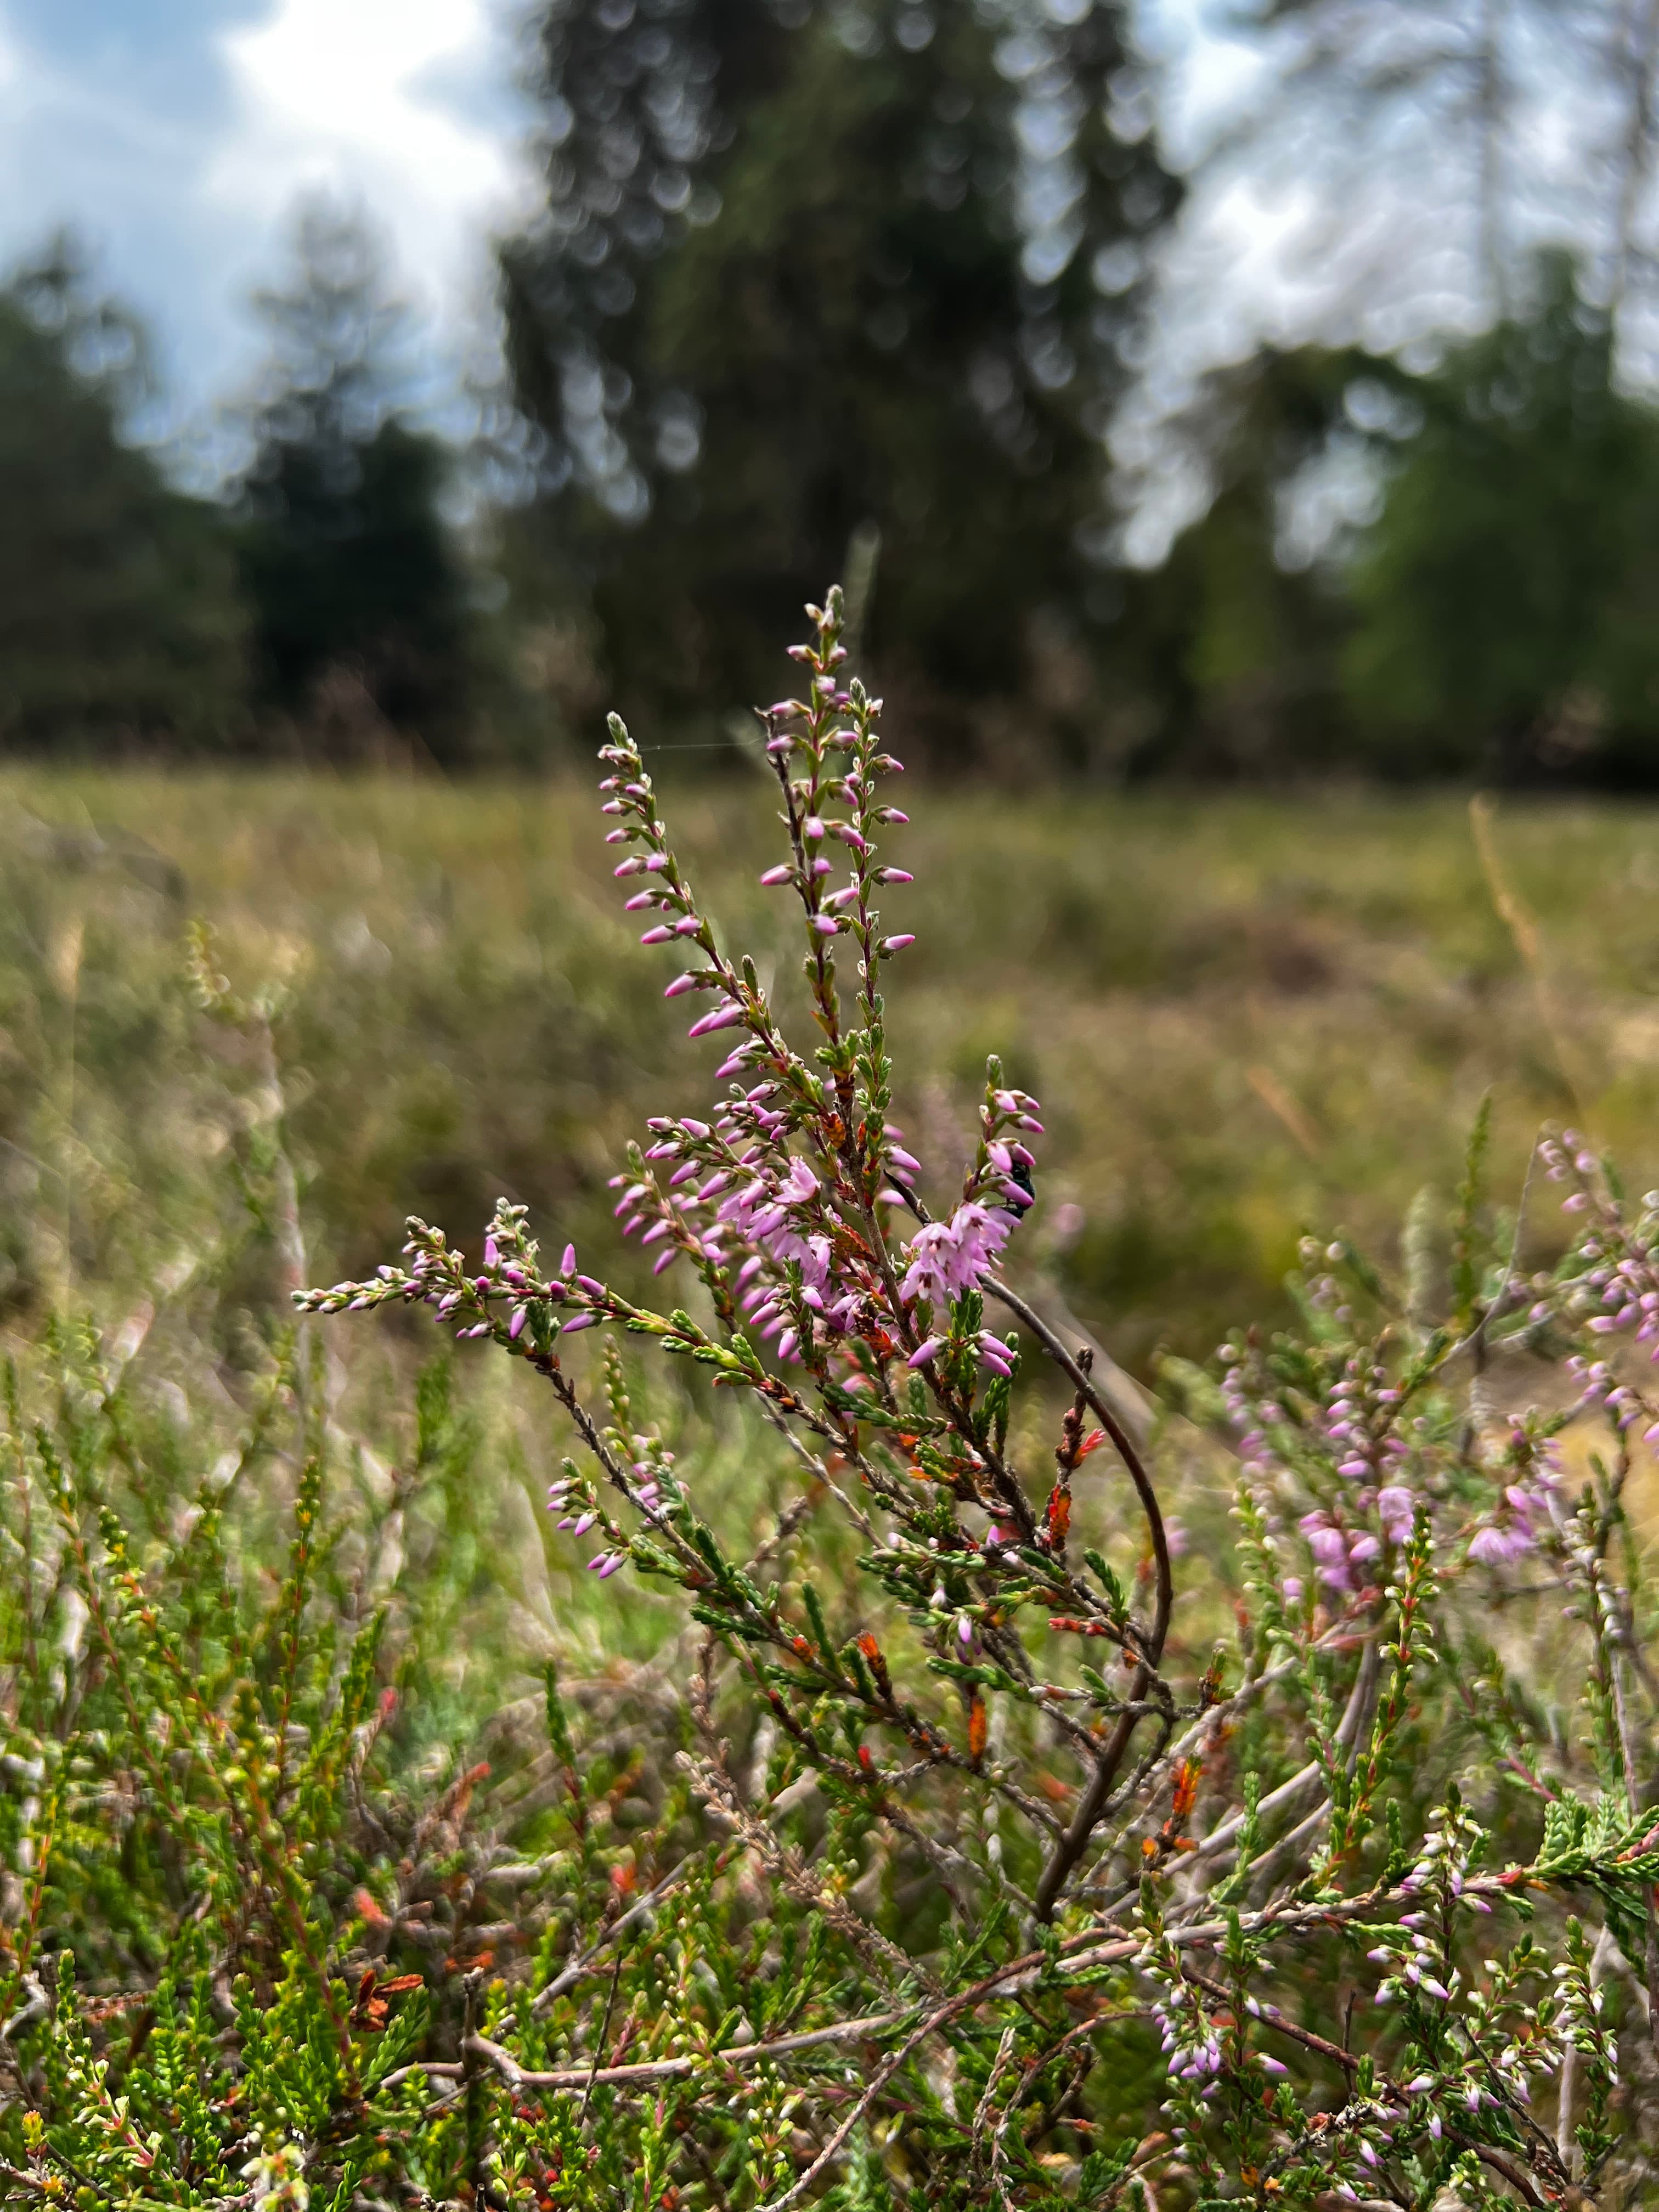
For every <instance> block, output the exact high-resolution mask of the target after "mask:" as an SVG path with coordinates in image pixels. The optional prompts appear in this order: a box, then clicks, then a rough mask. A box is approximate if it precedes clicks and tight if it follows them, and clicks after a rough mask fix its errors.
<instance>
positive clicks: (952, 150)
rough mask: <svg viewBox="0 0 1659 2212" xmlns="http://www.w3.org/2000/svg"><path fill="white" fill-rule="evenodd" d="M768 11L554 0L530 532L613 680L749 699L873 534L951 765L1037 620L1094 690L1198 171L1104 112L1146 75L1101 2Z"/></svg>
mask: <svg viewBox="0 0 1659 2212" xmlns="http://www.w3.org/2000/svg"><path fill="white" fill-rule="evenodd" d="M783 20H784V11H781V10H779V9H774V8H772V7H770V6H769V5H768V4H766V0H740V3H739V4H734V5H728V6H723V7H722V6H714V5H703V6H699V7H697V8H694V9H686V10H680V11H676V13H675V15H673V16H672V17H671V19H668V20H666V21H663V22H660V23H659V21H657V19H656V18H655V17H654V16H653V17H650V18H648V19H647V17H646V16H645V15H641V16H640V17H639V18H637V19H635V18H634V17H631V16H630V17H628V18H626V19H624V18H623V17H622V16H621V15H618V14H617V12H616V11H614V10H607V9H605V8H603V7H598V6H594V5H591V4H587V0H580V4H577V3H576V0H559V4H556V5H554V6H552V7H550V8H549V9H546V10H545V12H544V16H543V19H542V31H541V45H540V48H539V54H540V61H539V66H538V75H537V80H536V89H537V90H538V94H539V95H540V97H541V99H542V100H543V102H544V107H545V108H546V110H547V112H549V113H550V114H556V116H557V117H558V118H559V128H558V130H557V131H556V133H555V134H554V136H555V138H556V144H555V147H554V149H553V150H552V151H551V152H550V157H549V164H548V190H549V197H550V212H551V215H552V216H553V217H554V220H553V221H552V222H550V223H549V224H548V225H546V226H544V227H543V228H540V229H538V230H537V231H534V232H532V233H531V234H527V235H526V236H525V237H522V238H520V239H519V240H514V241H513V242H512V243H511V244H510V245H509V246H507V249H506V251H505V252H504V255H503V270H504V273H505V277H506V283H507V295H506V296H507V316H508V330H509V348H510V353H511V358H512V361H513V374H514V380H515V391H516V393H517V397H518V398H519V402H520V405H521V406H522V407H523V408H524V409H525V410H526V413H527V414H528V415H529V416H531V418H532V420H533V421H535V422H537V423H538V425H539V426H540V428H541V429H542V430H543V432H544V435H545V437H546V439H547V441H548V449H549V453H550V461H549V464H548V465H547V470H548V473H549V474H550V476H551V477H552V481H553V483H554V484H555V485H556V487H557V489H556V493H555V495H554V499H553V503H552V504H551V505H550V507H549V508H548V510H547V512H546V515H545V518H544V519H542V518H538V517H537V516H535V515H532V517H531V518H530V519H529V520H528V521H527V522H526V524H525V525H524V527H526V528H528V529H531V530H532V531H533V530H536V529H538V528H541V529H544V532H545V533H546V534H547V535H548V536H549V537H550V538H552V539H553V540H554V541H555V542H556V543H557V544H559V545H560V546H561V548H562V551H563V553H564V555H565V556H566V557H568V559H570V560H571V561H572V562H574V574H575V578H576V580H577V584H578V588H579V589H583V590H585V589H586V588H587V586H586V584H584V583H582V581H581V580H582V579H583V578H584V577H586V578H590V579H591V580H592V586H591V587H592V605H593V606H594V608H595V610H596V611H597V613H598V617H599V626H600V629H601V632H602V636H603V649H604V652H605V656H606V658H607V659H608V661H609V663H610V672H611V679H612V683H613V685H614V686H615V687H616V688H617V689H618V690H620V691H621V692H622V694H623V696H624V698H625V699H632V698H640V697H648V698H650V699H651V700H652V701H653V703H656V704H658V705H659V706H660V707H661V708H664V709H665V710H667V711H670V712H672V713H674V714H677V715H680V716H685V715H688V714H703V713H708V711H709V710H711V709H713V710H715V711H717V712H719V713H720V714H725V713H726V712H729V711H730V710H731V709H732V708H740V707H742V706H743V705H744V703H745V702H748V701H750V700H752V699H755V698H757V697H759V696H762V695H761V690H760V686H761V685H762V684H763V681H765V680H766V675H767V668H768V664H769V660H770V659H771V658H772V656H774V655H775V653H776V652H777V650H778V648H779V647H780V645H781V643H782V641H783V640H784V638H785V636H786V635H787V624H788V623H790V622H791V621H792V619H793V614H794V610H795V609H796V608H797V607H798V605H799V603H800V601H801V599H803V598H804V597H805V594H806V592H807V591H808V590H809V589H810V588H811V587H812V586H813V585H814V583H815V580H816V579H817V577H818V576H819V575H820V574H823V572H824V571H825V569H826V568H830V567H833V566H837V565H839V564H840V562H842V559H843V558H844V557H845V556H846V550H847V547H848V543H849V540H853V539H854V538H857V537H858V536H859V535H860V533H865V534H866V542H868V540H869V534H870V533H878V536H879V544H880V556H879V562H878V569H877V580H876V588H875V593H874V602H873V610H872V640H873V643H874V646H875V649H876V650H877V651H878V653H879V654H880V656H881V663H882V666H883V668H884V671H887V676H886V680H887V681H888V682H889V683H890V686H892V687H898V686H900V685H902V686H903V687H904V688H905V690H906V691H907V693H908V694H909V695H912V696H915V697H917V698H918V700H923V699H929V698H931V699H933V700H935V701H937V700H939V699H940V698H941V697H944V698H948V699H949V700H950V701H951V702H952V704H951V723H950V729H949V732H948V734H947V733H946V732H945V730H944V729H943V728H942V727H941V728H940V729H939V731H938V732H936V734H935V742H936V743H937V744H939V747H940V749H941V750H947V749H948V750H949V752H950V753H951V755H953V756H960V754H961V752H962V750H963V713H962V702H978V704H979V706H980V707H981V708H986V707H987V705H988V702H990V701H992V700H995V699H1002V700H1004V701H1007V700H1010V699H1012V698H1015V697H1018V696H1020V695H1021V694H1022V693H1024V692H1025V691H1026V690H1027V689H1028V679H1029V673H1030V657H1031V648H1032V637H1031V635H1030V632H1031V629H1032V625H1033V624H1035V625H1036V626H1037V628H1038V629H1042V627H1043V626H1044V625H1047V629H1048V630H1050V631H1054V633H1055V634H1056V635H1057V636H1058V638H1059V639H1060V644H1061V647H1062V648H1063V649H1062V652H1061V658H1062V659H1064V658H1065V657H1066V653H1069V654H1070V656H1071V658H1072V659H1073V660H1075V659H1077V658H1078V656H1079V654H1081V655H1082V658H1083V662H1084V665H1085V677H1084V683H1083V692H1084V693H1086V692H1087V690H1088V677H1087V672H1086V671H1087V665H1088V660H1089V654H1090V653H1091V650H1092V648H1093V644H1094V643H1096V642H1097V641H1098V634H1099V629H1100V609H1101V608H1102V607H1103V606H1104V605H1106V603H1105V602H1104V601H1102V600H1099V599H1098V598H1097V595H1096V596H1094V597H1091V593H1095V588H1096V586H1097V581H1098V567H1097V564H1098V563H1099V562H1103V560H1104V558H1105V552H1104V546H1105V538H1106V535H1107V528H1108V525H1109V520H1110V515H1109V506H1108V502H1107V500H1106V496H1105V486H1104V456H1103V448H1102V447H1101V444H1100V434H1101V431H1102V429H1103V426H1104V423H1105V421H1106V419H1107V416H1108V414H1109V410H1110V408H1111V406H1112V404H1113V403H1114V401H1115V398H1116V396H1117V394H1118V393H1119V392H1121V389H1122V387H1123V384H1124V381H1125V375H1126V372H1125V369H1124V367H1123V362H1122V358H1121V356H1122V355H1124V354H1127V352H1128V351H1130V350H1131V348H1132V340H1133V334H1134V333H1135V332H1136V331H1137V330H1138V329H1139V324H1140V320H1141V318H1142V315H1143V313H1144V310H1145V305H1146V281H1147V272H1146V255H1145V245H1146V240H1148V239H1149V238H1150V237H1151V236H1152V235H1153V234H1155V233H1156V232H1157V230H1158V228H1159V226H1160V225H1161V224H1162V223H1163V222H1164V221H1165V220H1166V219H1167V218H1168V216H1170V213H1171V211H1172V210H1173V207H1174V205H1175V203H1176V197H1177V194H1176V188H1175V186H1174V185H1173V183H1172V181H1171V180H1170V178H1169V177H1168V176H1167V175H1166V174H1165V173H1164V171H1163V170H1162V169H1161V167H1159V164H1158V159H1157V155H1156V153H1155V151H1154V149H1153V145H1152V139H1151V137H1149V136H1147V135H1145V134H1144V133H1142V134H1136V133H1135V132H1134V131H1133V128H1132V126H1131V125H1129V124H1128V123H1127V120H1125V121H1124V122H1123V124H1122V126H1121V128H1120V127H1119V125H1118V124H1117V122H1116V121H1115V120H1114V119H1113V118H1118V117H1120V116H1121V117H1124V118H1127V115H1128V114H1129V112H1131V111H1132V110H1133V107H1134V105H1135V102H1136V100H1137V99H1139V98H1141V97H1144V94H1143V93H1141V92H1139V91H1138V90H1137V88H1136V86H1135V84H1134V82H1133V79H1134V75H1135V71H1134V64H1133V61H1132V59H1131V57H1130V55H1129V53H1128V51H1127V44H1126V32H1125V27H1124V22H1123V17H1122V11H1121V9H1119V8H1118V7H1117V6H1116V5H1115V4H1108V0H1095V4H1093V5H1091V6H1088V7H1085V8H1084V9H1080V10H1079V9H1073V10H1069V11H1067V12H1066V14H1065V15H1064V16H1063V17H1062V16H1061V15H1060V14H1059V13H1058V12H1057V11H1054V10H1049V11H1047V13H1046V14H1045V12H1044V11H1042V10H1041V9H1036V8H1035V7H1032V8H1016V9H1011V10H1010V11H1008V14H1007V15H1006V18H1005V17H1003V16H1001V15H993V14H992V13H991V12H990V11H988V10H976V9H966V8H961V9H948V10H945V11H942V12H938V13H937V14H936V13H935V12H933V11H928V10H923V9H918V8H915V7H908V6H905V7H892V8H887V7H884V8H883V9H880V10H878V11H872V12H871V13H870V14H869V15H863V14H860V15H859V16H858V18H857V21H856V22H855V21H854V19H853V18H852V17H851V16H850V15H844V14H837V13H836V12H835V11H832V10H830V9H827V8H823V7H817V8H814V9H810V10H809V9H802V10H801V11H800V20H799V22H798V23H797V24H796V26H795V27H793V28H790V29H787V30H786V29H784V28H782V27H781V23H782V21H783ZM790 20H791V21H793V17H792V18H791V19H790ZM860 26H862V27H863V29H862V30H860ZM866 33H867V35H866ZM667 118H671V124H670V121H669V120H668V119H667ZM1022 134H1024V135H1025V137H1027V138H1028V139H1029V142H1030V145H1031V146H1033V147H1036V146H1039V145H1040V146H1041V147H1042V168H1041V177H1040V180H1039V182H1038V183H1037V184H1036V185H1031V186H1030V189H1029V190H1027V189H1026V188H1025V186H1024V185H1022V183H1021V179H1022V176H1023V175H1024V170H1023V169H1022V163H1023V162H1025V163H1026V165H1027V166H1028V167H1029V166H1030V160H1029V159H1028V157H1027V156H1026V155H1022V152H1021V150H1020V149H1021V143H1022ZM623 136H626V137H628V139H629V143H630V146H631V148H632V152H631V155H630V157H629V161H627V162H620V161H619V157H618V155H617V144H618V143H619V140H620V138H621V137H623ZM670 142H672V143H670ZM806 148H810V149H811V152H810V155H808V156H807V157H806V158H803V149H806ZM1030 158H1035V157H1030ZM1023 193H1024V197H1022V194H1023ZM1056 195H1058V196H1059V200H1060V204H1061V206H1062V207H1063V212H1061V213H1058V214H1057V213H1055V212H1054V209H1053V207H1050V210H1049V212H1048V214H1047V215H1046V216H1042V217H1041V218H1039V217H1037V216H1034V215H1033V213H1032V209H1033V208H1035V207H1036V206H1038V205H1039V204H1042V202H1043V201H1044V199H1045V198H1046V199H1047V200H1048V202H1054V200H1055V196H1056ZM1091 562H1092V563H1094V564H1096V565H1091ZM1091 610H1092V611H1091ZM1066 713H1067V714H1069V715H1070V716H1071V719H1072V720H1073V722H1074V723H1076V724H1078V725H1079V727H1080V725H1081V723H1082V721H1083V720H1084V719H1085V715H1086V701H1085V697H1084V696H1082V695H1079V696H1077V697H1076V698H1074V699H1073V701H1072V702H1071V704H1070V706H1069V708H1067V709H1066ZM969 742H971V733H969Z"/></svg>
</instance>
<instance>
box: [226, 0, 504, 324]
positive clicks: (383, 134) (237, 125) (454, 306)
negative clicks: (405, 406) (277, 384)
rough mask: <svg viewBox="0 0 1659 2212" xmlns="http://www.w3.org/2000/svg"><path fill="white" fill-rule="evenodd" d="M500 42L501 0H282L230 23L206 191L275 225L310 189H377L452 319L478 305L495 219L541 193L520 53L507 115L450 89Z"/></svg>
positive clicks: (414, 270)
mask: <svg viewBox="0 0 1659 2212" xmlns="http://www.w3.org/2000/svg"><path fill="white" fill-rule="evenodd" d="M497 40H498V24H497V20H496V18H495V15H494V14H493V13H492V12H491V10H490V9H489V7H488V6H487V5H486V4H485V0H281V4H280V5H279V6H278V7H277V9H276V13H275V14H274V15H272V16H271V17H270V19H269V20H268V21H265V22H264V23H260V24H257V25H254V26H252V27H247V28H239V29H235V30H232V31H229V32H227V33H222V35H221V38H220V40H219V46H220V51H221V52H222V56H223V58H224V59H225V61H226V63H227V64H228V67H229V70H230V72H231V76H232V79H233V82H234V87H235V92H236V103H237V104H236V112H235V114H234V118H232V120H231V122H230V124H229V125H228V128H227V129H226V130H225V131H224V133H223V135H222V137H221V138H220V140H219V143H218V144H217V145H216V148H215V149H214V151H213V154H212V156H211V158H210V160H209V161H208V163H207V164H206V167H205V169H204V177H203V191H204V197H206V198H207V199H208V200H209V201H210V203H211V204H213V205H214V206H215V207H216V209H217V210H220V211H221V212H222V214H224V215H226V216H230V217H232V218H234V219H235V220H236V221H238V222H240V223H243V224H246V225H247V226H248V227H249V228H251V229H252V230H253V231H255V232H256V233H258V234H260V235H261V237H262V238H266V237H268V236H269V234H270V230H271V228H272V227H273V226H274V225H276V223H278V222H280V220H281V218H282V216H283V214H284V212H285V211H286V210H287V209H288V207H289V205H290V204H291V203H292V202H293V200H294V198H295V195H296V194H297V193H299V192H301V191H305V190H307V189H313V188H317V187H325V188H327V189H329V190H331V191H334V192H336V193H338V194H340V195H341V196H343V197H345V198H347V199H349V200H354V201H356V200H361V201H362V203H363V204H365V205H366V206H367V208H368V210H369V212H370V214H371V216H373V217H374V219H375V220H376V221H377V222H379V223H380V224H381V225H383V226H384V227H385V228H386V230H387V231H388V232H389V234H390V235H391V237H392V241H393V246H394V250H395V252H396V255H397V258H398V265H399V273H400V275H401V276H402V277H403V279H404V282H405V283H409V284H410V285H411V286H413V287H415V288H416V289H418V290H419V291H421V292H422V293H423V294H424V295H426V299H427V302H428V305H429V306H431V307H434V308H435V309H436V310H437V311H438V312H439V313H440V315H441V317H442V318H443V319H445V320H447V321H448V320H453V319H457V318H459V317H460V316H463V315H464V314H465V310H466V307H467V306H468V305H470V304H471V302H473V301H476V300H477V296H478V295H479V293H480V291H481V289H482V287H483V278H484V274H485V267H486V251H487V240H488V235H489V231H490V230H491V229H492V228H500V227H501V226H502V225H504V224H506V223H507V222H510V221H511V220H512V219H513V216H514V215H515V214H521V213H522V212H523V210H524V208H525V206H526V201H527V197H528V191H529V179H528V175H527V173H526V169H525V167H524V166H523V164H522V163H521V161H520V160H519V159H518V157H517V155H516V154H515V152H514V149H513V131H512V127H511V124H512V118H511V112H510V102H509V100H508V97H507V85H506V83H505V81H504V80H505V74H506V72H505V69H504V67H503V68H501V72H500V73H501V77H502V79H503V82H501V88H500V89H501V100H500V106H499V111H498V112H496V113H495V114H494V115H492V116H489V117H488V118H478V119H474V118H470V117H468V116H466V115H465V113H464V112H460V110H459V108H458V107H457V106H454V105H452V104H451V103H449V102H448V101H447V100H446V98H445V97H444V88H445V87H446V85H448V84H456V85H462V86H464V85H465V84H467V83H469V82H473V81H475V80H476V79H477V78H478V77H479V76H482V75H483V72H484V70H486V69H487V68H488V67H489V66H490V64H492V62H494V63H497V64H498V63H499V61H500V57H499V54H498V52H497V51H496V48H497Z"/></svg>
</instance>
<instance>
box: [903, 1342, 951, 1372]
mask: <svg viewBox="0 0 1659 2212" xmlns="http://www.w3.org/2000/svg"><path fill="white" fill-rule="evenodd" d="M944 1348H945V1339H944V1338H943V1337H942V1336H930V1337H928V1338H927V1340H926V1341H925V1342H923V1343H921V1344H919V1345H918V1346H916V1348H915V1351H914V1352H912V1353H911V1354H910V1364H911V1366H912V1367H925V1366H926V1365H927V1363H928V1361H929V1360H930V1359H935V1358H938V1356H939V1353H940V1352H942V1351H943V1350H944Z"/></svg>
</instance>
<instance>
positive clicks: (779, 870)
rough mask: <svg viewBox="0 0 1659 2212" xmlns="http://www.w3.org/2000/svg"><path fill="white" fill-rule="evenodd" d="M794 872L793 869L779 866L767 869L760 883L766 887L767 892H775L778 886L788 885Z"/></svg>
mask: <svg viewBox="0 0 1659 2212" xmlns="http://www.w3.org/2000/svg"><path fill="white" fill-rule="evenodd" d="M793 875H794V870H793V868H791V867H787V866H782V865H780V866H777V867H775V868H769V869H768V870H767V871H766V873H765V874H764V875H763V877H762V878H761V881H762V883H763V884H765V885H766V888H767V889H768V890H775V888H776V886H777V885H778V884H787V883H788V882H789V881H790V879H791V878H793Z"/></svg>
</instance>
